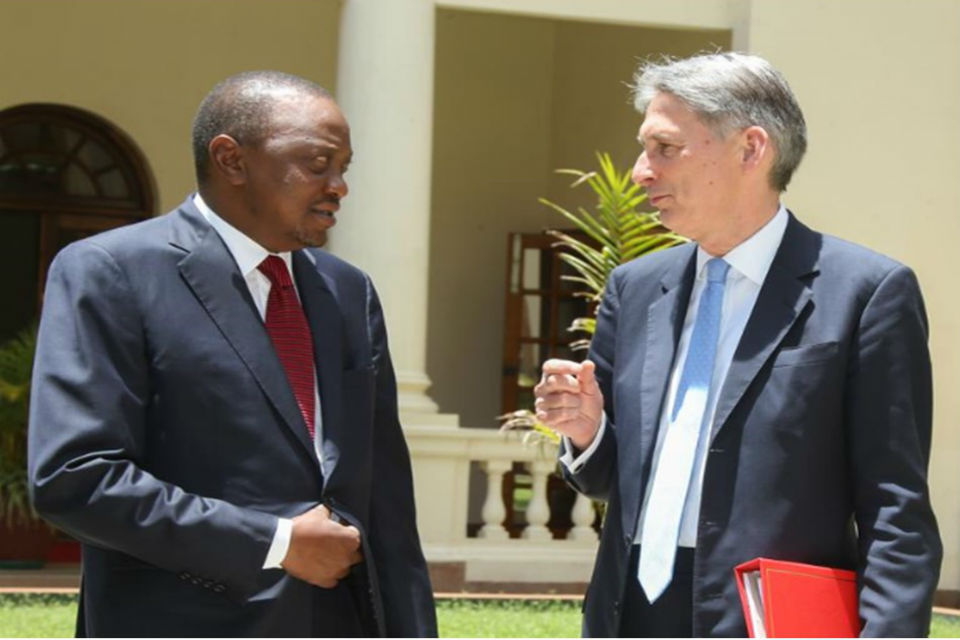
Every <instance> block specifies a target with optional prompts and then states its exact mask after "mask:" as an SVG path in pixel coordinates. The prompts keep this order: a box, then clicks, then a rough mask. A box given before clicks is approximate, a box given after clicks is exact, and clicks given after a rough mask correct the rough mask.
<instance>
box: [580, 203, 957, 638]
mask: <svg viewBox="0 0 960 640" xmlns="http://www.w3.org/2000/svg"><path fill="white" fill-rule="evenodd" d="M695 263H696V246H695V245H693V244H688V245H684V246H680V247H675V248H673V249H668V250H664V251H661V252H658V253H655V254H652V255H650V256H646V257H644V258H641V259H638V260H635V261H633V262H631V263H629V264H627V265H624V266H622V267H620V268H618V269H617V270H615V271H614V273H613V275H612V277H611V278H610V281H609V283H608V287H607V291H606V294H605V297H604V299H603V302H602V304H601V307H600V310H599V315H598V323H597V331H596V335H595V337H594V339H593V342H592V345H591V350H590V355H589V357H590V359H592V360H593V361H594V362H596V363H597V377H598V380H599V383H600V387H601V389H602V391H603V394H604V401H605V410H606V412H607V416H608V418H609V420H610V422H609V426H610V427H611V428H609V429H607V430H606V432H605V434H604V438H603V440H602V441H601V443H600V444H599V448H598V449H597V450H596V452H595V453H594V455H593V456H592V457H591V458H590V460H589V462H588V463H587V464H586V465H585V466H584V467H583V468H582V469H581V470H580V471H579V472H578V473H577V474H574V475H569V474H568V479H569V480H570V481H571V482H572V483H573V484H574V486H575V487H577V488H578V489H579V490H581V491H583V492H584V493H586V494H588V495H590V496H593V497H595V498H598V499H603V500H608V507H607V514H606V520H605V522H604V528H603V534H602V539H601V542H600V549H599V552H598V556H597V562H596V566H595V569H594V574H593V577H592V580H591V584H590V588H589V590H588V593H587V599H586V602H585V605H584V612H585V617H584V632H585V634H587V635H591V636H611V635H617V633H618V630H619V621H620V617H621V615H620V614H621V611H622V609H623V608H625V607H629V606H632V604H631V603H629V602H622V594H623V590H624V585H625V584H626V580H636V575H635V570H636V568H635V567H628V566H627V561H628V559H629V556H630V546H631V545H632V544H633V540H634V535H635V534H636V527H637V519H638V515H639V511H640V506H641V502H642V500H643V495H644V492H645V490H646V485H647V482H648V481H649V479H650V468H651V461H652V453H653V449H654V445H655V443H656V437H657V429H658V422H659V417H660V411H661V407H662V404H663V401H664V396H665V391H666V386H667V381H668V378H669V373H670V370H671V365H672V364H673V360H674V355H675V351H676V346H677V342H678V340H679V337H680V332H681V328H682V325H683V320H684V316H685V314H686V309H687V302H688V300H689V297H690V292H691V289H692V286H693V278H694V266H695ZM930 423H931V380H930V362H929V355H928V351H927V322H926V316H925V312H924V308H923V301H922V298H921V295H920V290H919V287H918V285H917V282H916V279H915V277H914V275H913V273H912V272H911V271H910V270H909V269H908V268H906V267H905V266H903V265H901V264H898V263H896V262H894V261H893V260H890V259H889V258H885V257H883V256H880V255H878V254H876V253H874V252H871V251H869V250H867V249H864V248H862V247H859V246H856V245H853V244H850V243H847V242H844V241H842V240H838V239H836V238H832V237H829V236H825V235H821V234H819V233H816V232H814V231H811V230H810V229H808V228H807V227H805V226H803V225H802V224H801V223H799V222H798V221H797V220H796V219H795V218H794V217H793V215H792V214H791V216H790V221H789V223H788V225H787V229H786V232H785V235H784V238H783V241H782V243H781V245H780V247H779V249H778V251H777V254H776V257H775V259H774V261H773V263H772V265H771V267H770V271H769V274H768V275H767V278H766V281H765V282H764V283H763V286H762V288H761V291H760V294H759V297H758V299H757V302H756V305H755V307H754V310H753V313H752V315H751V316H750V319H749V321H748V323H747V326H746V329H745V330H744V334H743V337H742V339H741V340H740V344H739V345H738V347H737V350H736V353H735V355H734V359H733V363H732V365H731V367H730V370H729V373H728V375H727V379H726V381H725V383H724V385H723V388H722V389H721V391H720V397H719V400H718V405H717V412H716V417H715V420H714V422H713V424H712V426H711V442H710V447H709V451H708V454H707V456H708V457H707V462H706V470H705V475H704V479H703V493H702V502H701V506H700V519H699V525H698V532H697V548H696V553H695V568H694V584H693V633H694V635H695V636H741V637H743V636H746V633H747V630H746V627H745V624H744V619H743V614H742V610H741V607H740V602H739V597H738V594H737V588H736V584H735V581H734V576H733V567H734V566H735V565H737V564H739V563H741V562H744V561H747V560H750V559H752V558H755V557H758V556H763V557H768V558H779V559H784V560H792V561H797V562H807V563H814V564H821V565H829V566H834V567H846V568H854V569H856V570H857V572H858V576H859V594H860V617H861V621H862V622H863V625H864V626H863V634H864V635H868V636H890V635H893V636H922V635H925V634H926V633H927V632H928V628H929V622H930V607H931V604H932V598H933V594H934V590H935V588H936V585H937V580H938V576H939V571H940V560H941V554H942V549H941V544H940V538H939V534H938V532H937V525H936V521H935V519H934V516H933V513H932V511H931V508H930V503H929V495H928V488H927V478H926V472H927V463H928V458H929V452H930V428H931V424H930ZM664 462H667V463H668V462H669V461H664Z"/></svg>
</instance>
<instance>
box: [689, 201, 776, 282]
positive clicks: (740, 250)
mask: <svg viewBox="0 0 960 640" xmlns="http://www.w3.org/2000/svg"><path fill="white" fill-rule="evenodd" d="M788 220H789V217H788V216H787V210H786V209H785V208H784V206H783V205H782V204H781V205H780V208H779V209H777V213H776V214H774V216H773V217H772V218H771V219H770V221H769V222H767V224H765V225H763V226H762V227H760V229H759V230H757V232H756V233H754V234H753V235H752V236H750V237H749V238H747V239H746V240H744V241H743V242H741V243H740V244H738V245H737V246H736V247H734V248H733V249H731V250H730V251H729V252H727V254H726V255H725V256H723V259H724V260H726V262H727V264H729V265H730V266H731V267H733V270H735V271H736V272H737V273H741V274H743V275H744V276H746V277H747V278H749V279H750V281H751V282H753V283H754V284H756V285H757V286H762V285H763V281H764V279H766V277H767V272H768V271H770V265H771V264H772V263H773V258H774V257H775V256H776V255H777V249H779V248H780V242H781V241H782V240H783V234H784V232H786V230H787V221H788ZM711 258H713V256H711V255H710V254H709V253H707V252H706V251H704V250H703V248H701V247H699V246H698V247H697V278H703V277H705V275H704V273H705V272H704V266H705V265H706V264H707V260H710V259H711Z"/></svg>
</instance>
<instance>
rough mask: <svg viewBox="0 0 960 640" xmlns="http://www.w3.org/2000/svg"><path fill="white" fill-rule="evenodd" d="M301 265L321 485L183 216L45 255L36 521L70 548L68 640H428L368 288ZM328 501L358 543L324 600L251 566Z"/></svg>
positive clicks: (426, 606) (209, 256) (273, 364)
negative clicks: (378, 638) (289, 526)
mask: <svg viewBox="0 0 960 640" xmlns="http://www.w3.org/2000/svg"><path fill="white" fill-rule="evenodd" d="M293 271H294V277H295V278H296V281H297V286H298V290H299V293H300V297H301V300H302V302H303V307H304V311H305V313H306V316H307V320H308V322H309V324H310V327H311V331H312V334H313V340H314V346H315V363H316V370H317V375H318V386H319V390H320V396H321V407H322V418H323V445H322V446H323V451H324V464H325V469H324V471H325V476H326V477H324V475H323V474H321V469H320V465H319V463H318V460H317V457H316V455H315V453H314V451H313V446H312V443H311V442H310V441H309V439H308V435H307V430H306V425H305V424H304V421H303V418H302V416H301V414H300V412H299V410H298V407H297V404H296V401H295V399H294V395H293V392H292V391H291V388H290V386H289V384H288V382H287V380H286V377H285V373H284V370H283V368H282V365H281V364H280V361H279V359H278V358H277V356H276V353H275V351H274V349H273V345H272V343H271V342H270V338H269V336H268V335H267V333H266V330H265V328H264V325H263V322H262V321H261V319H260V316H259V314H258V312H257V310H256V307H255V306H254V303H253V300H252V298H251V297H250V294H249V290H248V289H247V286H246V283H245V282H244V279H243V277H242V276H241V274H240V272H239V270H238V269H237V267H236V264H235V262H234V260H233V258H232V256H231V255H230V253H229V250H228V249H227V248H226V245H224V243H223V242H222V240H221V239H220V236H219V235H218V234H217V233H216V231H215V230H214V229H213V228H212V227H210V225H209V224H208V223H207V222H206V220H205V219H204V218H203V217H202V215H201V214H200V213H199V211H197V210H196V208H195V207H194V206H193V204H192V202H191V201H190V200H187V201H186V202H185V203H184V204H183V205H181V206H180V207H179V209H177V210H175V211H173V212H171V213H168V214H167V215H165V216H162V217H159V218H155V219H152V220H148V221H146V222H143V223H140V224H136V225H133V226H129V227H124V228H122V229H117V230H114V231H110V232H107V233H104V234H100V235H97V236H94V237H91V238H88V239H85V240H82V241H79V242H76V243H74V244H72V245H70V246H68V247H66V248H65V249H64V250H63V251H62V252H61V253H60V254H59V255H58V256H57V257H56V259H55V260H54V262H53V264H52V266H51V268H50V273H49V277H48V282H47V288H46V294H45V300H44V310H43V316H42V321H41V324H40V335H39V345H38V350H37V358H36V365H35V370H34V380H33V387H32V393H33V395H32V402H31V420H30V438H29V467H30V468H29V475H30V481H31V484H32V490H33V494H34V500H35V503H36V506H37V508H38V510H39V511H40V512H41V514H42V515H43V516H44V517H46V518H47V519H48V520H50V521H51V522H53V523H54V524H56V525H57V526H58V527H60V528H62V529H63V530H65V531H67V532H69V533H70V534H72V535H74V536H76V537H77V538H79V539H80V540H81V541H82V542H83V543H84V546H83V579H82V592H81V595H82V606H81V619H80V624H79V628H78V631H79V632H80V633H87V634H90V635H120V636H138V635H149V636H179V635H191V636H251V635H252V636H310V635H318V634H329V633H333V634H334V635H350V634H351V633H354V632H358V631H359V632H361V633H366V634H381V635H382V634H388V635H400V636H422V635H435V634H436V621H435V617H434V607H433V598H432V593H431V589H430V582H429V578H428V575H427V568H426V563H425V561H424V557H423V553H422V551H421V548H420V542H419V538H418V534H417V529H416V523H415V513H414V504H413V487H412V479H411V470H410V458H409V454H408V451H407V447H406V444H405V442H404V439H403V434H402V431H401V428H400V424H399V421H398V417H397V398H396V382H395V379H394V372H393V367H392V365H391V362H390V355H389V351H388V349H387V340H386V334H385V331H384V324H383V316H382V313H381V309H380V304H379V301H378V299H377V295H376V292H375V291H374V289H373V286H372V284H371V282H370V280H369V279H368V277H367V276H366V275H365V274H363V273H362V272H361V271H359V270H358V269H356V268H354V267H352V266H350V265H349V264H347V263H345V262H343V261H342V260H339V259H337V258H335V257H333V256H331V255H329V254H327V253H325V252H322V251H316V250H306V251H297V252H294V254H293ZM320 502H325V503H326V504H328V505H329V506H330V507H331V509H333V510H334V511H336V512H338V513H339V514H340V515H341V517H342V518H344V519H346V520H348V521H350V522H352V523H353V524H355V525H357V526H358V527H359V528H360V530H361V532H362V534H363V541H364V546H363V552H364V556H365V562H364V564H363V565H362V566H358V567H356V568H355V569H354V571H353V574H352V576H351V578H350V579H348V580H345V581H343V582H341V584H340V585H339V586H338V588H336V589H333V590H325V589H319V588H316V587H313V586H310V585H308V584H307V583H305V582H302V581H300V580H297V579H295V578H293V577H291V576H289V575H288V574H286V572H284V571H282V570H279V569H275V570H264V569H262V565H263V562H264V559H265V557H266V553H267V548H268V546H269V545H270V542H271V540H272V538H273V535H274V530H275V525H276V517H277V516H283V517H288V518H289V517H293V516H296V515H298V514H300V513H302V512H304V511H306V510H308V509H310V508H312V507H313V506H315V505H317V504H318V503H320ZM358 625H359V626H358Z"/></svg>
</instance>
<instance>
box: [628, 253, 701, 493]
mask: <svg viewBox="0 0 960 640" xmlns="http://www.w3.org/2000/svg"><path fill="white" fill-rule="evenodd" d="M695 266H696V250H695V246H694V245H692V244H691V245H690V248H689V249H688V251H687V254H686V255H685V256H683V257H681V258H679V259H678V260H676V261H675V262H674V263H673V265H672V267H671V268H670V269H669V270H668V271H667V272H666V273H664V275H663V277H662V278H661V281H660V292H661V296H660V298H658V299H657V300H655V301H654V302H653V304H651V305H650V306H649V308H648V310H647V331H646V336H645V341H646V351H645V353H646V357H645V359H644V363H643V373H642V375H641V376H640V381H641V382H640V401H641V416H642V422H641V425H640V428H641V430H640V442H639V451H640V452H642V455H643V470H644V473H643V475H642V477H644V478H645V477H646V475H647V471H648V469H649V465H650V463H651V460H652V454H653V449H654V443H655V442H656V438H657V425H658V424H659V422H660V412H661V408H662V405H663V400H664V396H665V394H666V389H667V383H668V382H669V380H670V368H671V366H672V365H673V359H674V356H675V353H676V350H677V343H678V342H679V341H680V332H681V331H682V329H683V320H684V317H685V315H686V313H685V312H686V308H687V301H688V300H689V298H690V291H691V290H692V288H693V277H694V270H695ZM635 459H636V458H635ZM637 505H638V508H639V502H638V503H637Z"/></svg>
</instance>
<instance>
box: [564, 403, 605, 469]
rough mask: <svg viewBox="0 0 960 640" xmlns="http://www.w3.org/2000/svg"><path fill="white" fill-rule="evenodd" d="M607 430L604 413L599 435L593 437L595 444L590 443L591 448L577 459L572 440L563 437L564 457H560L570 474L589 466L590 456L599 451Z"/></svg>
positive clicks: (598, 430)
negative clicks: (574, 455) (598, 448)
mask: <svg viewBox="0 0 960 640" xmlns="http://www.w3.org/2000/svg"><path fill="white" fill-rule="evenodd" d="M606 430H607V412H606V411H604V412H603V419H602V420H600V428H599V429H597V433H596V434H594V436H593V442H591V443H590V446H589V447H587V448H586V449H584V450H583V452H582V453H581V454H580V455H578V456H577V457H576V458H574V457H573V453H572V452H573V449H574V447H573V443H572V442H570V438H568V437H567V436H563V445H564V446H563V450H564V451H563V455H562V456H560V462H562V463H563V466H565V467H566V468H567V470H568V471H569V472H570V473H576V472H578V471H580V469H581V468H583V465H585V464H587V461H588V460H589V459H590V456H592V455H593V452H594V451H596V450H597V447H598V446H600V441H601V440H602V439H603V432H604V431H606Z"/></svg>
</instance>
